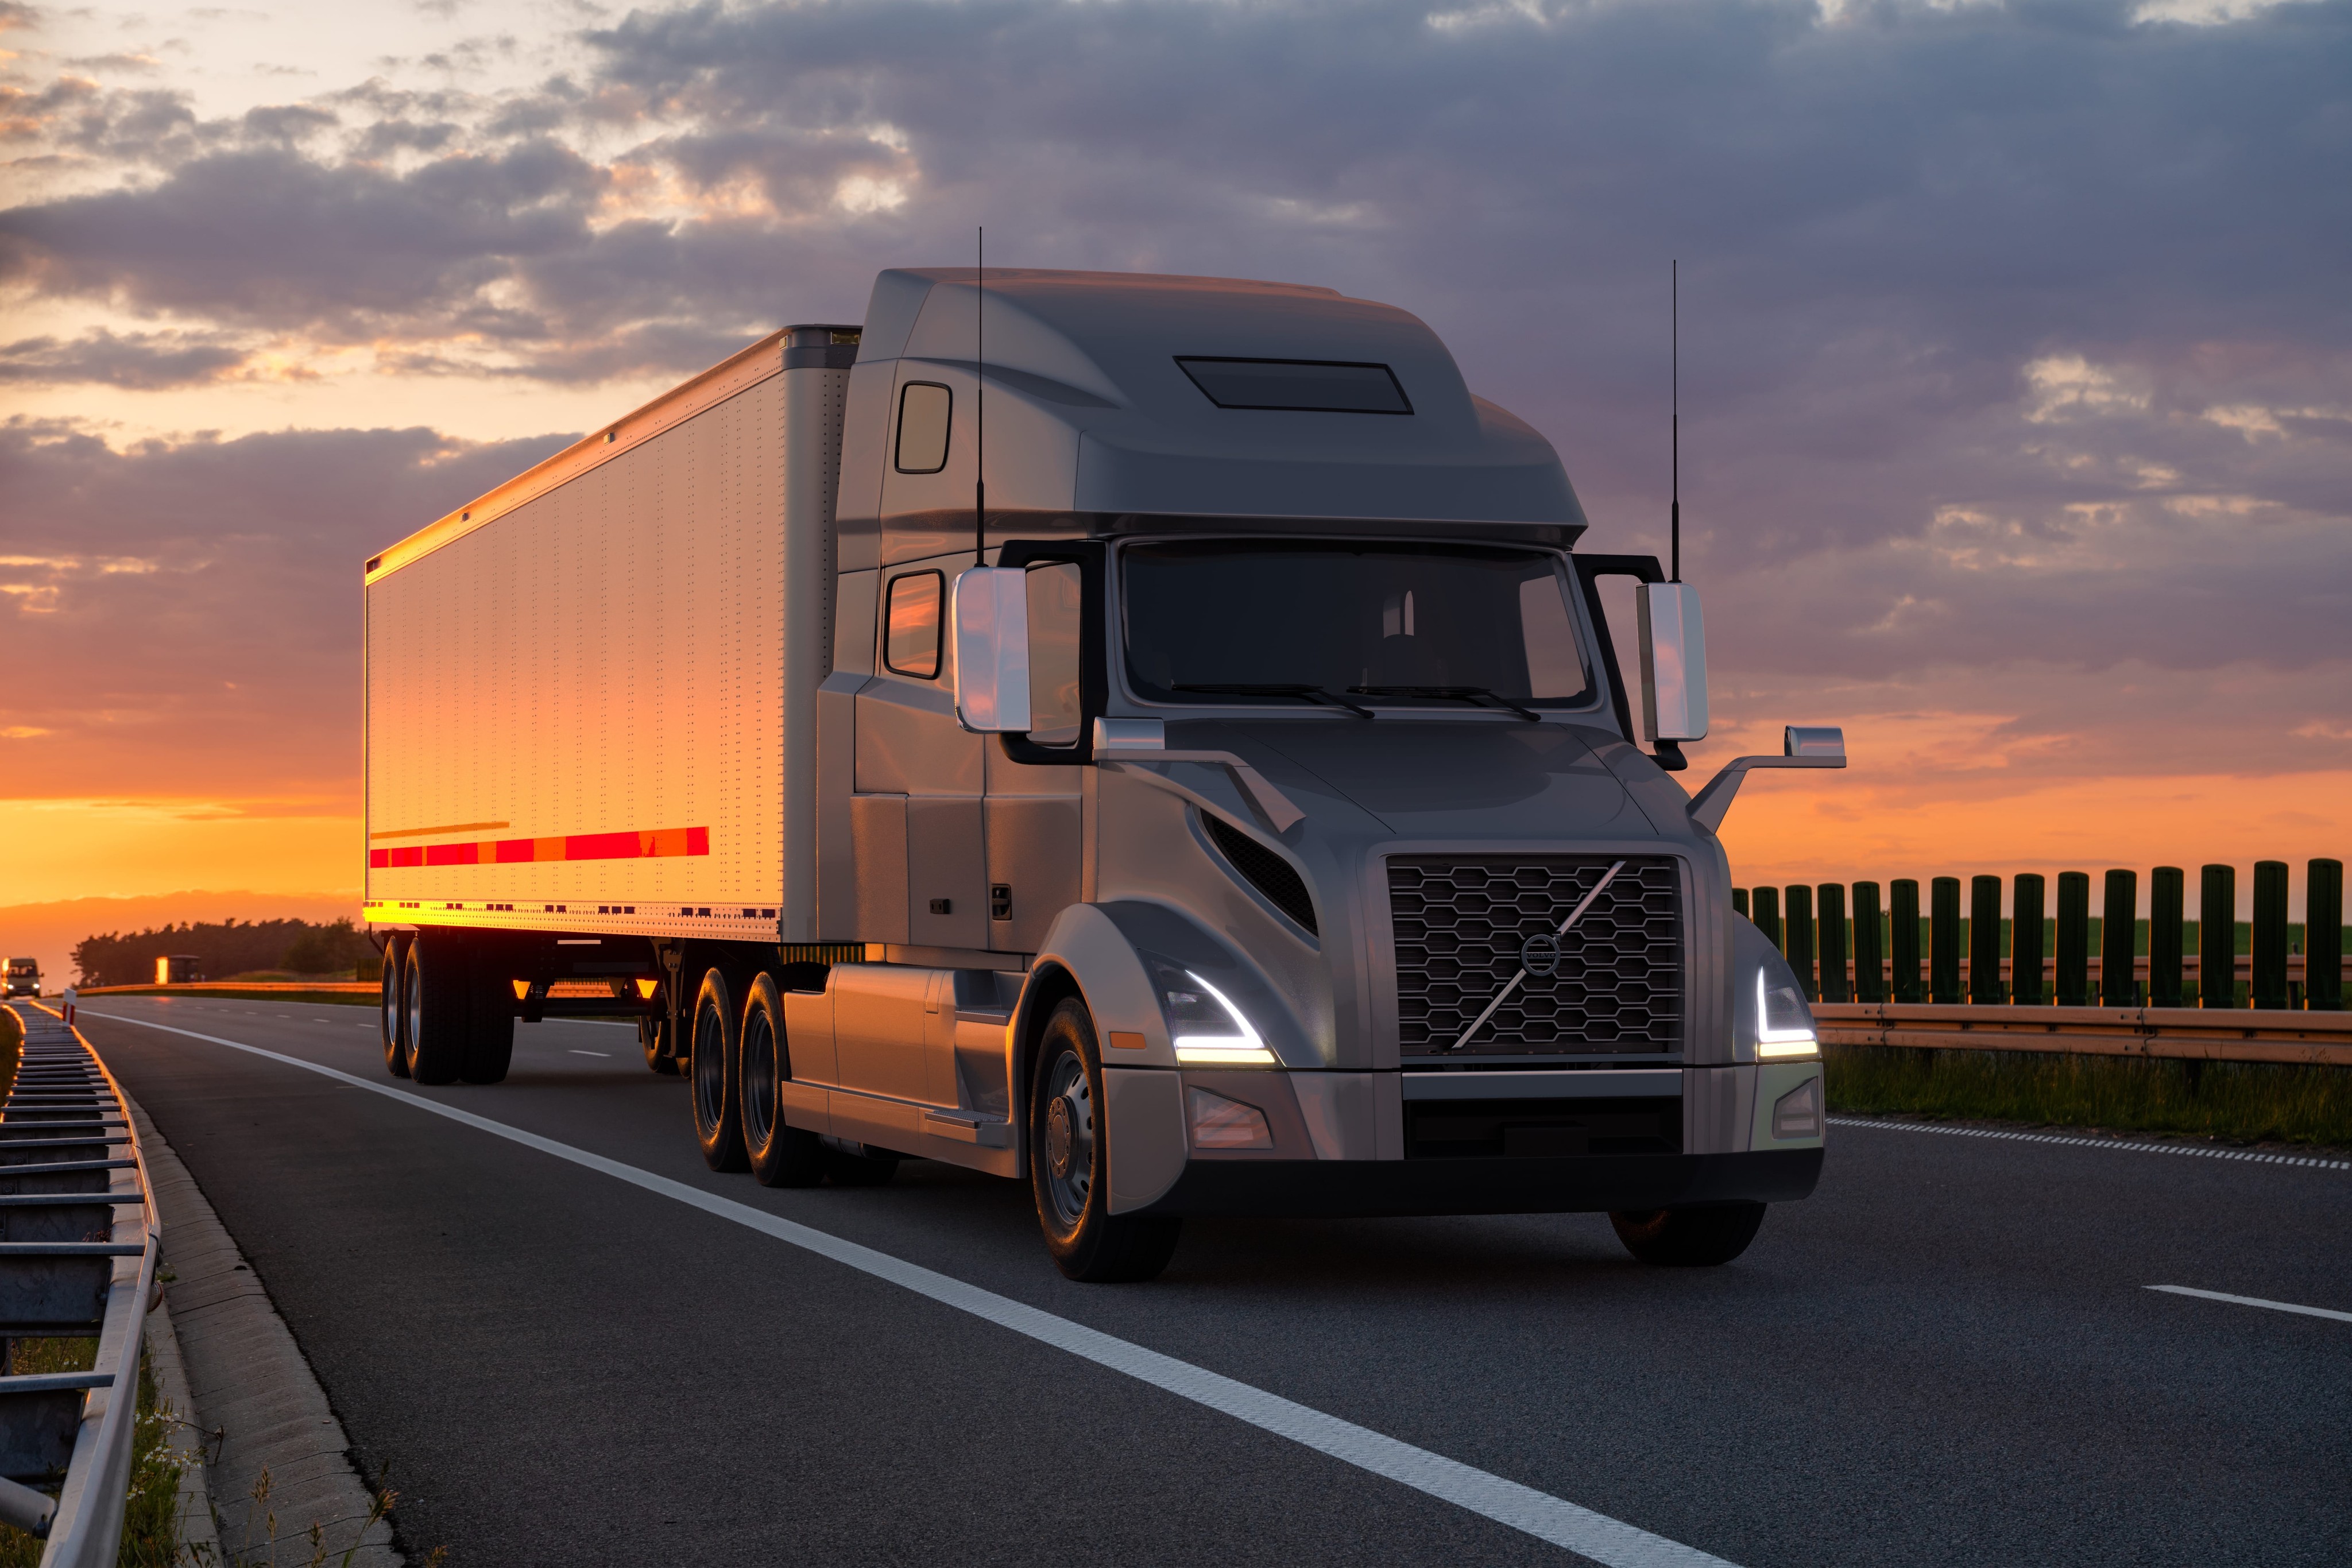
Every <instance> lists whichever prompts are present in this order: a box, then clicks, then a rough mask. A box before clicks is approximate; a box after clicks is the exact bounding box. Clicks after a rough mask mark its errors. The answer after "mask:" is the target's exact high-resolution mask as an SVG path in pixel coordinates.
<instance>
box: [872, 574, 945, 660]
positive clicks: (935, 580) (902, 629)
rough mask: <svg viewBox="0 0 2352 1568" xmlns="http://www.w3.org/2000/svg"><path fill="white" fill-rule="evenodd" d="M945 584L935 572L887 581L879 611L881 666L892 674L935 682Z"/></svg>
mask: <svg viewBox="0 0 2352 1568" xmlns="http://www.w3.org/2000/svg"><path fill="white" fill-rule="evenodd" d="M946 597H947V580H946V578H944V577H943V576H941V575H940V573H939V572H936V571H910V572H908V573H907V574H906V575H904V576H903V577H895V578H892V579H891V580H890V598H889V600H888V602H887V607H886V608H885V609H884V611H883V620H882V664H883V667H884V668H886V669H887V670H888V671H889V672H890V673H891V674H897V675H912V676H914V677H915V678H916V679H917V680H923V681H935V680H937V679H939V676H940V606H941V604H942V603H943V601H945V600H946Z"/></svg>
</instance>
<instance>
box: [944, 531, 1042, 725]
mask: <svg viewBox="0 0 2352 1568" xmlns="http://www.w3.org/2000/svg"><path fill="white" fill-rule="evenodd" d="M1028 578H1029V574H1028V573H1027V572H1025V571H1024V570H1021V569H1020V568H1019V567H1017V566H1011V567H998V566H975V567H970V568H967V569H966V570H965V571H964V572H963V574H962V575H961V576H960V577H958V578H957V579H956V580H955V602H954V606H953V609H952V610H951V611H950V619H951V620H952V621H953V622H954V625H955V707H956V722H957V723H958V724H961V725H962V726H963V727H964V728H966V729H968V730H971V731H972V732H973V733H975V734H978V735H1025V734H1026V733H1028V730H1029V588H1028Z"/></svg>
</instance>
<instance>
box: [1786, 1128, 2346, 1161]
mask: <svg viewBox="0 0 2352 1568" xmlns="http://www.w3.org/2000/svg"><path fill="white" fill-rule="evenodd" d="M1830 1125H1831V1126H1832V1127H1875V1128H1877V1129H1878V1130H1879V1131H1880V1132H1883V1133H1947V1134H1950V1135H1952V1136H1953V1137H1957V1138H2002V1139H2006V1140H2007V1141H2009V1142H2010V1143H2012V1144H2063V1145H2065V1146H2066V1147H2068V1148H2072V1149H2114V1150H2118V1151H2120V1152H2122V1153H2124V1154H2130V1155H2197V1156H2198V1157H2199V1158H2200V1159H2208V1160H2250V1161H2252V1163H2253V1164H2255V1165H2258V1166H2303V1167H2305V1169H2308V1170H2318V1171H2352V1160H2326V1159H2321V1158H2319V1157H2318V1156H2316V1155H2266V1154H2263V1152H2262V1151H2261V1150H2259V1149H2215V1148H2208V1147H2206V1146H2204V1145H2200V1144H2135V1143H2129V1142H2126V1140H2124V1139H2122V1138H2070V1137H2068V1136H2066V1135H2065V1134H2063V1133H2012V1132H2010V1131H2008V1130H2006V1129H2004V1128H2000V1127H1946V1126H1939V1125H1937V1124H1935V1123H1932V1122H1887V1121H1882V1120H1880V1119H1879V1118H1878V1117H1876V1116H1832V1117H1831V1118H1830Z"/></svg>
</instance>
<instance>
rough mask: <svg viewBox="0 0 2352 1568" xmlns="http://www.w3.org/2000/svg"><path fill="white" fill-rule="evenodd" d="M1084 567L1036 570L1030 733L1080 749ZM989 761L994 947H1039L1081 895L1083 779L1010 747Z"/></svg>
mask: <svg viewBox="0 0 2352 1568" xmlns="http://www.w3.org/2000/svg"><path fill="white" fill-rule="evenodd" d="M1028 587H1029V595H1028V597H1029V710H1030V713H1031V715H1032V717H1033V719H1034V724H1035V727H1034V729H1032V730H1031V731H1030V732H1029V739H1030V740H1031V741H1032V742H1034V743H1035V744H1036V745H1038V746H1042V747H1046V748H1048V749H1054V748H1058V747H1073V748H1075V747H1076V745H1077V742H1078V739H1079V735H1078V726H1079V725H1080V723H1081V722H1083V717H1084V715H1083V712H1082V710H1081V707H1080V704H1079V697H1078V661H1079V612H1080V609H1081V591H1082V589H1081V573H1080V571H1079V569H1078V567H1077V566H1076V564H1075V563H1072V562H1068V561H1055V562H1052V563H1050V564H1043V565H1038V566H1034V567H1031V568H1030V569H1029V581H1028ZM986 755H987V760H988V801H987V817H988V896H989V911H988V913H989V920H988V946H990V948H992V950H994V951H996V952H999V953H1034V952H1035V951H1036V950H1037V949H1038V948H1039V947H1040V946H1044V945H1045V933H1046V932H1047V931H1048V930H1050V929H1051V928H1052V926H1053V924H1054V917H1055V915H1059V914H1060V913H1061V912H1062V911H1063V910H1064V909H1065V908H1066V907H1068V906H1069V905H1070V904H1075V903H1076V902H1077V900H1078V892H1079V870H1080V867H1079V860H1080V856H1081V853H1082V852H1083V847H1084V846H1083V841H1082V839H1081V836H1080V835H1081V831H1082V829H1081V821H1080V804H1079V802H1080V793H1081V775H1080V772H1079V769H1078V768H1076V766H1072V767H1068V768H1055V767H1050V766H1045V765H1041V764H1036V763H1020V762H1015V761H1013V759H1012V758H1009V757H1007V756H1006V755H1005V754H1004V748H1003V747H1002V746H991V747H987V751H986Z"/></svg>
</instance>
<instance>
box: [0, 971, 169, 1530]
mask: <svg viewBox="0 0 2352 1568" xmlns="http://www.w3.org/2000/svg"><path fill="white" fill-rule="evenodd" d="M10 1010H11V1011H13V1012H15V1013H16V1017H17V1019H19V1020H20V1021H21V1022H22V1023H23V1024H24V1026H25V1043H24V1054H23V1056H22V1058H21V1059H20V1060H19V1061H18V1063H17V1068H16V1082H14V1083H13V1084H12V1085H10V1087H9V1091H8V1097H7V1100H6V1102H5V1103H0V1341H5V1343H8V1344H9V1345H10V1346H11V1348H12V1349H13V1347H14V1345H15V1343H16V1342H19V1341H23V1340H27V1339H86V1338H91V1337H95V1338H96V1339H97V1341H98V1358H97V1362H96V1364H95V1365H94V1366H93V1367H92V1368H91V1369H90V1370H89V1371H88V1372H68V1373H53V1374H38V1375H10V1374H7V1373H6V1372H5V1370H0V1520H5V1521H7V1522H8V1523H10V1524H13V1525H16V1527H17V1528H18V1529H20V1530H26V1531H31V1532H32V1533H33V1534H35V1535H37V1536H40V1537H43V1538H45V1539H46V1540H47V1547H46V1548H45V1549H44V1550H43V1552H42V1553H41V1568H110V1565H111V1564H112V1563H113V1562H114V1560H115V1556H116V1553H117V1552H118V1551H119V1550H120V1548H121V1541H122V1517H123V1508H124V1499H125V1495H126V1493H127V1492H128V1491H129V1490H130V1485H131V1437H132V1433H133V1428H134V1427H136V1425H137V1420H138V1409H139V1353H140V1345H141V1343H142V1336H143V1332H144V1328H145V1323H146V1318H147V1313H148V1312H149V1311H150V1310H152V1308H153V1306H154V1304H155V1301H156V1281H155V1270H156V1266H157V1264H158V1262H159V1261H160V1260H161V1258H162V1255H163V1228H162V1226H161V1225H160V1224H159V1223H158V1222H157V1219H156V1215H155V1201H154V1197H153V1191H152V1187H150V1186H149V1185H148V1181H147V1166H146V1162H145V1159H144V1157H143V1156H142V1154H141V1152H140V1148H139V1134H138V1130H137V1129H136V1128H134V1127H133V1126H131V1118H130V1116H129V1114H128V1113H127V1112H126V1110H125V1109H124V1102H123V1097H122V1089H121V1084H119V1083H117V1082H115V1079H114V1075H113V1074H112V1073H110V1072H109V1071H107V1068H106V1064H105V1063H104V1062H102V1061H100V1060H99V1059H98V1055H97V1053H96V1052H95V1051H91V1050H90V1049H89V1043H88V1042H87V1041H85V1040H83V1039H82V1038H81V1036H80V1034H79V1032H78V1031H77V1030H73V1029H70V1028H68V1026H67V1025H66V1024H65V1023H64V1022H63V1021H62V1020H61V1019H59V1018H58V1015H56V1014H54V1013H51V1012H49V1011H48V1010H47V1009H41V1010H39V1011H36V1010H34V1009H30V1008H25V1007H16V1006H12V1007H11V1009H10ZM8 1359H9V1363H10V1364H13V1363H14V1359H15V1358H14V1356H13V1354H12V1355H11V1356H10V1357H9V1358H8ZM28 1483H32V1484H28ZM49 1484H55V1485H57V1487H58V1490H57V1491H56V1493H55V1494H54V1495H52V1494H51V1493H50V1492H48V1491H47V1490H43V1489H44V1487H46V1486H47V1485H49Z"/></svg>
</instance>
